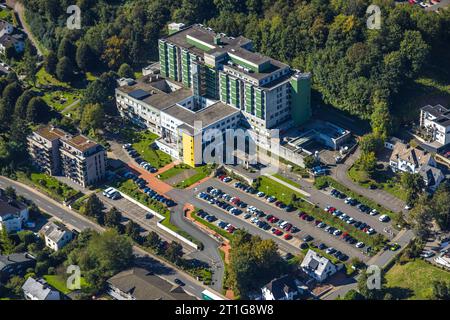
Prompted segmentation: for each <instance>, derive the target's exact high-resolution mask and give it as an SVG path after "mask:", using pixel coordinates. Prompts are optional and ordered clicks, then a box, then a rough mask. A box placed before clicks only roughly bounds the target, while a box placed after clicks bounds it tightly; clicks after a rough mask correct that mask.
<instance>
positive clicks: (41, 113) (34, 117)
mask: <svg viewBox="0 0 450 320" xmlns="http://www.w3.org/2000/svg"><path fill="white" fill-rule="evenodd" d="M49 112H50V108H49V106H48V105H47V103H46V102H45V101H44V99H42V98H41V97H33V98H31V100H30V101H29V102H28V106H27V121H29V122H32V123H39V122H45V121H44V120H45V118H46V117H48V113H49Z"/></svg>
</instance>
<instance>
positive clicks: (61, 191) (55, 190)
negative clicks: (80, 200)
mask: <svg viewBox="0 0 450 320" xmlns="http://www.w3.org/2000/svg"><path fill="white" fill-rule="evenodd" d="M17 176H18V178H19V180H21V181H23V182H28V183H29V184H30V183H31V184H33V186H35V187H36V188H38V189H39V190H41V191H43V192H45V193H47V194H48V195H50V196H52V197H53V198H55V199H57V200H58V201H61V202H62V201H64V200H67V199H69V198H72V197H75V196H77V195H79V196H82V195H83V194H82V193H81V192H79V191H77V190H75V189H72V188H71V187H69V186H68V185H66V184H65V183H62V182H60V181H58V180H57V179H55V178H54V177H52V176H49V175H47V174H45V173H32V174H31V176H30V177H27V176H26V175H25V174H24V173H22V172H18V174H17Z"/></svg>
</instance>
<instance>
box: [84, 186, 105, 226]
mask: <svg viewBox="0 0 450 320" xmlns="http://www.w3.org/2000/svg"><path fill="white" fill-rule="evenodd" d="M82 212H83V213H84V214H85V215H87V216H89V217H94V218H96V219H97V221H98V222H99V223H100V222H101V223H100V224H103V220H102V218H103V203H102V202H101V201H100V199H99V198H98V197H97V196H96V195H95V193H93V194H91V195H90V196H89V198H88V199H87V201H86V203H85V205H84V207H83V210H82Z"/></svg>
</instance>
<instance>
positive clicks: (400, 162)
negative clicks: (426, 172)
mask: <svg viewBox="0 0 450 320" xmlns="http://www.w3.org/2000/svg"><path fill="white" fill-rule="evenodd" d="M389 165H390V167H391V169H392V171H394V172H409V173H419V171H420V168H421V167H422V166H426V165H428V166H431V167H436V161H435V160H434V158H433V157H432V156H431V154H430V153H429V152H428V151H425V150H422V149H419V148H413V147H411V146H410V145H409V144H404V143H401V142H397V143H396V144H395V145H394V150H393V151H392V154H391V157H390V159H389Z"/></svg>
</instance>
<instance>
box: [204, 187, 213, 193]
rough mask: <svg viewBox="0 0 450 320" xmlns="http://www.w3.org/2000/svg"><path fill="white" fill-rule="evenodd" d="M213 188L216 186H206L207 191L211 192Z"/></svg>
mask: <svg viewBox="0 0 450 320" xmlns="http://www.w3.org/2000/svg"><path fill="white" fill-rule="evenodd" d="M212 189H214V188H213V187H211V186H209V187H208V188H206V192H208V193H210V192H211V190H212Z"/></svg>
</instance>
